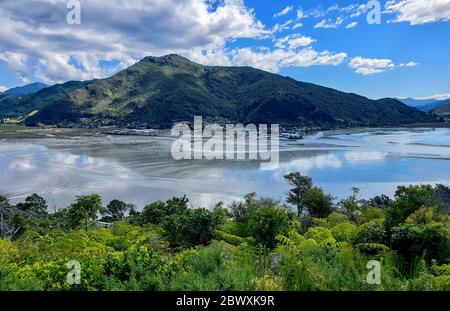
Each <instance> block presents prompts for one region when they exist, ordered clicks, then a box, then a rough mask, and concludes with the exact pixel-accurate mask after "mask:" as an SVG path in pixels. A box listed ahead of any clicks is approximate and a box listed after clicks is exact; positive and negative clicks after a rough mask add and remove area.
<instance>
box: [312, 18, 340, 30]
mask: <svg viewBox="0 0 450 311" xmlns="http://www.w3.org/2000/svg"><path fill="white" fill-rule="evenodd" d="M343 22H344V18H343V17H338V18H337V19H336V21H334V22H333V21H332V20H331V19H329V18H328V19H323V20H321V21H320V22H318V23H317V24H316V25H314V28H338V26H340V25H342V23H343Z"/></svg>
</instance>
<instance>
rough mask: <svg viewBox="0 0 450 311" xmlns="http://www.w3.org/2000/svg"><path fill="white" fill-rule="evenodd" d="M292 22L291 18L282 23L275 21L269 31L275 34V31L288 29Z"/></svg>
mask: <svg viewBox="0 0 450 311" xmlns="http://www.w3.org/2000/svg"><path fill="white" fill-rule="evenodd" d="M292 23H293V20H292V19H289V20H287V21H286V22H284V23H283V24H280V23H276V24H275V25H273V27H272V30H271V33H272V34H275V33H277V32H282V31H283V30H286V29H289V25H290V24H292Z"/></svg>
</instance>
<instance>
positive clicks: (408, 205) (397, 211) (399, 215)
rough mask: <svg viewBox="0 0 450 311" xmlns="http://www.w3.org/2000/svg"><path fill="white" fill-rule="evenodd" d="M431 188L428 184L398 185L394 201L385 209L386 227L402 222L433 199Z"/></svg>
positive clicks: (389, 228) (389, 227) (388, 228)
mask: <svg viewBox="0 0 450 311" xmlns="http://www.w3.org/2000/svg"><path fill="white" fill-rule="evenodd" d="M433 195H434V193H433V188H432V187H431V186H430V185H419V186H407V187H406V186H399V187H398V188H397V191H396V192H395V201H394V202H392V203H391V205H390V207H389V208H388V209H386V211H385V218H386V223H385V224H386V228H387V230H388V231H389V232H390V230H391V228H393V227H395V226H398V225H400V224H401V223H403V222H404V221H405V220H406V218H408V216H409V215H411V214H412V213H414V212H415V211H417V210H418V209H419V208H421V207H423V206H426V205H428V204H429V203H430V202H432V200H433Z"/></svg>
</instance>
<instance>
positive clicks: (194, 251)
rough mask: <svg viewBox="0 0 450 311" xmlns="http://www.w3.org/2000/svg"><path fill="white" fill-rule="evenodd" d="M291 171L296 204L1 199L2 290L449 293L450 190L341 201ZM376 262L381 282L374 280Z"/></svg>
mask: <svg viewBox="0 0 450 311" xmlns="http://www.w3.org/2000/svg"><path fill="white" fill-rule="evenodd" d="M286 179H287V180H288V181H289V182H290V184H291V186H292V187H293V188H292V189H291V192H290V194H289V195H288V198H287V201H288V202H289V203H282V202H276V201H273V200H271V199H260V198H258V197H257V196H256V194H254V193H251V194H248V195H246V196H245V198H244V200H242V201H237V202H233V203H232V204H230V205H229V206H225V205H224V204H223V203H221V202H219V203H218V204H217V205H216V207H215V208H213V209H204V208H192V207H191V206H189V200H188V199H187V198H186V197H182V198H173V199H171V200H168V201H166V202H162V201H158V202H154V203H151V204H149V205H147V206H145V207H144V208H143V209H142V211H137V209H136V208H135V207H134V206H133V205H131V204H126V203H124V202H121V201H119V200H113V201H111V202H110V203H109V204H107V206H106V207H104V206H103V204H102V201H101V198H100V196H98V195H96V194H91V195H84V196H78V197H77V198H76V199H75V202H74V203H73V204H71V205H70V206H68V207H66V208H63V209H61V210H59V211H57V212H55V213H49V212H48V210H47V204H46V202H45V200H44V199H43V198H42V197H40V196H39V195H37V194H33V195H31V196H29V197H27V198H26V199H25V201H24V202H22V203H19V204H16V205H12V204H10V203H9V202H8V199H7V198H5V197H0V235H1V237H2V238H0V290H450V235H449V230H450V222H449V198H450V189H449V188H448V187H446V186H443V185H437V186H435V187H432V186H428V185H419V186H407V187H406V186H401V187H398V189H397V192H396V194H395V197H394V198H393V199H390V198H388V197H386V196H379V197H375V198H372V199H370V200H362V199H360V198H359V191H358V189H356V188H355V189H353V193H352V195H351V196H349V197H348V198H346V199H344V200H341V201H339V202H335V200H334V199H333V198H332V197H331V196H329V195H328V194H326V193H324V191H323V189H320V188H317V187H314V185H313V183H312V182H311V180H310V179H308V178H305V177H304V176H301V175H300V174H298V173H293V174H289V175H287V176H286ZM297 187H300V189H299V188H297ZM289 204H292V206H291V205H289ZM74 260H75V261H77V262H78V263H79V264H80V268H81V270H80V282H79V284H76V283H77V282H75V284H71V283H70V282H68V278H67V277H68V275H69V276H70V275H71V273H72V272H73V265H72V266H71V265H70V264H69V265H68V263H69V262H71V261H74ZM370 260H378V261H380V262H381V284H378V285H372V284H368V283H367V282H366V275H367V273H368V268H367V263H368V262H369V261H370ZM72 283H73V282H72Z"/></svg>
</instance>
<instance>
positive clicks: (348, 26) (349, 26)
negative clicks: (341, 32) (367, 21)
mask: <svg viewBox="0 0 450 311" xmlns="http://www.w3.org/2000/svg"><path fill="white" fill-rule="evenodd" d="M356 25H358V22H351V23H350V24H348V25H347V26H345V28H346V29H350V28H354V27H356Z"/></svg>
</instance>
